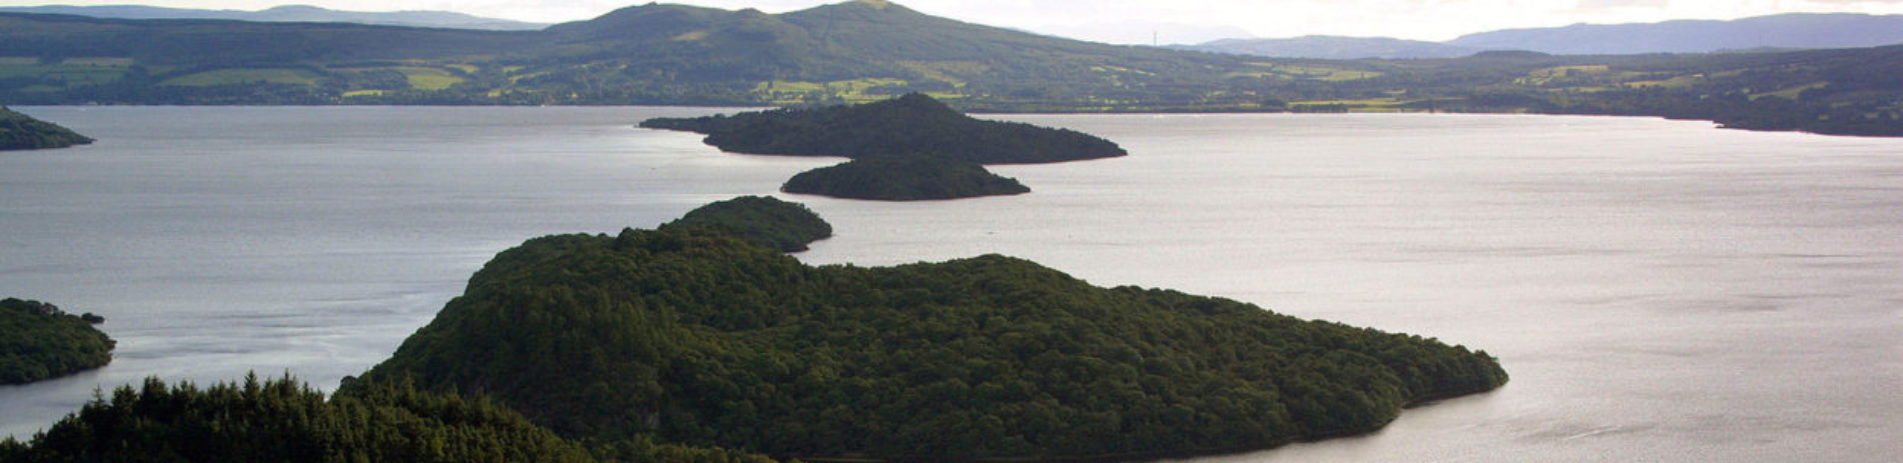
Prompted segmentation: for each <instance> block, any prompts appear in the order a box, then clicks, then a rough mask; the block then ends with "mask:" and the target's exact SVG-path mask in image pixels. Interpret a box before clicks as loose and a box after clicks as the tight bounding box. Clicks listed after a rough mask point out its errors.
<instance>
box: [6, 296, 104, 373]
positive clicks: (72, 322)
mask: <svg viewBox="0 0 1903 463" xmlns="http://www.w3.org/2000/svg"><path fill="white" fill-rule="evenodd" d="M104 321H105V319H104V318H101V317H99V316H98V315H93V314H91V313H87V314H84V315H71V314H68V313H66V312H65V311H62V310H60V309H59V307H58V306H55V305H53V304H48V303H45V302H40V301H33V300H24V299H15V298H7V299H4V300H0V384H21V383H29V382H33V381H39V380H42V379H47V378H53V377H59V376H65V375H70V374H73V373H78V372H81V371H85V370H90V369H93V368H99V367H102V366H106V364H107V363H111V362H112V348H113V346H114V345H115V344H116V342H114V341H113V340H112V338H111V337H107V336H106V333H103V332H100V331H99V329H98V328H94V327H93V325H94V324H96V323H101V322H104Z"/></svg>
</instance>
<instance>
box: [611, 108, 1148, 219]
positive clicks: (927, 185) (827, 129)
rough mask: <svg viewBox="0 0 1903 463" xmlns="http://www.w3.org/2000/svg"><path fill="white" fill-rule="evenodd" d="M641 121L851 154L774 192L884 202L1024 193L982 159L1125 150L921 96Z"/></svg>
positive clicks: (726, 147) (1026, 160)
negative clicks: (987, 116)
mask: <svg viewBox="0 0 1903 463" xmlns="http://www.w3.org/2000/svg"><path fill="white" fill-rule="evenodd" d="M641 127H645V128H652V129H668V130H685V131H690V132H697V133H703V134H707V139H706V142H707V144H709V145H713V146H716V147H719V148H720V149H721V150H722V151H727V152H734V153H747V154H776V155H792V156H844V157H847V158H851V159H852V161H851V162H847V163H845V164H840V165H836V166H832V167H825V168H820V169H815V170H811V171H807V172H803V173H801V174H799V175H798V176H795V177H793V178H792V179H791V180H788V181H787V182H786V184H785V185H784V186H782V187H781V188H780V191H784V192H787V193H800V194H816V195H823V196H831V197H836V198H850V199H872V200H883V201H920V200H939V199H958V198H973V197H980V196H999V195H1015V194H1022V193H1028V192H1030V191H1031V189H1030V188H1027V187H1025V186H1024V185H1023V184H1021V183H1018V181H1017V180H1016V179H1011V178H1005V177H1001V176H998V175H996V174H992V173H991V172H990V171H987V170H985V169H984V167H983V166H982V165H983V164H1031V163H1051V162H1066V161H1077V160H1084V159H1099V158H1107V157H1117V156H1124V155H1126V154H1128V153H1126V152H1124V150H1123V148H1121V147H1118V146H1117V144H1116V143H1112V142H1110V141H1109V140H1105V139H1102V138H1097V137H1094V136H1091V135H1088V134H1084V133H1081V132H1076V131H1072V130H1068V129H1052V128H1045V127H1038V126H1034V125H1030V124H1024V123H1016V122H997V121H985V120H978V119H974V118H972V117H971V116H966V115H965V114H964V113H960V112H958V111H957V110H954V109H952V108H951V107H950V106H946V105H945V104H944V103H942V102H939V101H938V100H935V99H932V97H930V96H926V95H925V94H922V93H910V94H906V95H904V96H901V97H898V98H894V99H890V100H885V101H879V102H874V103H866V104H861V105H840V106H829V107H823V108H812V109H776V110H771V111H760V112H749V113H740V114H736V115H732V116H728V115H725V114H721V115H714V116H707V117H695V118H655V119H648V120H646V121H642V122H641Z"/></svg>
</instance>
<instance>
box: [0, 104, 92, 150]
mask: <svg viewBox="0 0 1903 463" xmlns="http://www.w3.org/2000/svg"><path fill="white" fill-rule="evenodd" d="M92 142H93V139H91V138H87V137H86V136H85V135H80V134H78V133H76V132H73V131H72V130H69V129H67V128H65V127H60V126H59V125H57V124H53V123H51V122H46V121H42V120H39V119H34V118H33V116H28V115H25V114H20V113H19V112H17V111H14V110H12V109H9V108H7V107H5V106H0V151H5V150H32V149H46V148H65V147H68V146H73V145H84V144H88V143H92Z"/></svg>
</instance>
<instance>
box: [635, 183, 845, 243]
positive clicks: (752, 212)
mask: <svg viewBox="0 0 1903 463" xmlns="http://www.w3.org/2000/svg"><path fill="white" fill-rule="evenodd" d="M672 227H707V228H714V229H718V230H720V231H723V232H726V233H729V234H732V235H733V236H738V237H741V238H744V239H747V240H749V241H753V242H754V243H756V244H759V245H762V246H766V247H770V248H774V249H778V250H781V251H785V252H798V251H805V250H806V245H807V244H809V243H812V242H814V241H818V240H822V239H826V238H828V237H831V236H833V226H832V224H828V223H826V221H825V220H823V219H820V218H819V214H814V213H813V211H812V210H811V209H807V208H806V205H804V204H800V203H793V202H786V201H781V200H779V199H775V198H772V197H765V196H742V197H738V198H734V199H729V200H726V201H717V202H714V203H712V204H708V205H705V206H701V207H700V208H697V209H694V210H692V211H688V212H687V214H686V215H683V216H681V218H680V219H679V220H675V221H673V222H670V223H668V224H666V225H662V226H661V228H672Z"/></svg>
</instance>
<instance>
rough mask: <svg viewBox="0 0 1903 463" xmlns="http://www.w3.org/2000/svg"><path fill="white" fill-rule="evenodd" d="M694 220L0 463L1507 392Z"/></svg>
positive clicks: (753, 456) (1169, 297)
mask: <svg viewBox="0 0 1903 463" xmlns="http://www.w3.org/2000/svg"><path fill="white" fill-rule="evenodd" d="M710 208H711V209H713V211H712V212H714V214H713V215H714V216H718V217H726V218H727V219H726V221H729V222H737V223H746V224H752V225H753V226H750V227H744V228H736V227H723V226H716V225H708V224H704V223H689V222H703V221H702V220H694V221H689V220H686V219H685V218H684V219H683V220H682V221H680V222H677V223H673V224H669V225H667V226H663V227H660V228H659V229H658V230H654V231H648V230H633V229H629V230H624V231H622V232H620V233H618V234H616V235H579V234H578V235H558V236H547V237H542V238H536V239H532V240H529V241H527V242H525V243H523V244H522V245H521V246H518V247H516V248H514V249H510V250H507V251H504V252H502V253H500V254H498V255H497V256H496V257H495V258H494V259H493V260H491V261H490V262H489V263H488V264H486V265H484V266H483V268H482V269H481V270H480V271H478V272H476V274H475V275H474V276H473V277H472V278H471V279H470V281H469V283H468V285H467V289H466V291H465V292H464V293H463V294H462V295H461V296H460V297H457V298H455V299H453V300H451V301H450V302H449V303H448V304H447V305H445V306H444V308H443V310H442V311H441V312H440V313H438V314H437V316H436V318H435V320H433V321H431V322H430V323H429V324H428V325H427V326H425V327H423V328H422V329H419V330H418V331H417V332H416V333H415V334H413V335H411V336H410V337H409V338H408V339H407V340H405V341H404V342H403V345H402V346H401V347H400V348H398V350H397V352H396V353H395V354H394V355H393V356H392V357H391V358H389V359H388V360H386V361H384V362H382V363H381V364H379V365H377V366H375V367H373V368H371V369H370V370H369V371H367V372H365V373H364V374H363V375H361V377H356V378H346V379H345V380H344V382H343V384H342V385H341V387H340V388H339V390H338V391H337V392H336V393H335V394H334V395H331V396H329V397H325V396H324V394H321V393H316V392H312V391H311V390H310V389H308V388H306V387H301V386H299V385H297V384H296V383H295V382H294V381H293V380H291V379H289V378H286V379H283V380H271V381H263V382H260V381H258V380H257V379H256V378H246V379H244V380H242V382H239V383H230V384H221V385H216V386H213V387H211V388H209V389H199V388H197V387H194V386H191V385H188V384H187V385H178V386H168V385H166V384H164V383H162V382H159V381H158V380H156V379H154V380H150V381H147V382H146V384H145V385H144V386H143V387H142V388H140V389H133V388H131V387H127V388H123V389H121V390H120V391H117V392H115V393H113V394H111V397H110V398H107V397H100V398H97V399H95V400H94V401H93V403H91V404H88V405H87V406H86V407H87V408H86V410H87V411H86V412H85V413H81V414H76V415H74V416H71V417H68V418H67V419H65V420H62V421H60V422H59V423H56V424H55V425H53V427H52V428H50V429H49V431H48V432H47V433H46V434H44V435H42V436H36V437H35V438H33V439H32V440H30V441H28V442H25V443H21V442H15V441H11V440H8V441H4V442H0V462H5V463H12V462H15V461H20V462H25V461H47V460H49V459H51V460H58V459H63V458H72V457H75V456H77V455H92V456H96V457H100V458H104V459H107V460H113V459H118V460H134V459H137V458H136V457H138V456H142V455H181V456H183V455H189V456H190V457H189V459H192V460H193V461H230V460H239V459H254V460H271V461H313V462H315V461H332V459H335V458H356V457H357V456H362V457H364V458H371V459H373V460H376V461H393V462H401V461H434V460H430V459H429V457H427V455H430V453H429V452H426V451H422V450H418V449H423V448H434V447H432V446H442V448H444V449H445V451H446V452H447V451H449V450H451V449H452V448H453V450H454V452H453V453H444V454H442V455H451V454H453V455H457V456H458V458H463V459H483V458H502V459H505V460H506V459H521V458H528V459H536V457H535V456H536V455H543V454H544V453H546V455H547V458H548V459H550V460H551V461H577V462H585V461H603V462H609V461H613V462H630V463H636V462H640V463H645V462H658V461H666V462H674V463H731V462H752V463H765V462H766V461H767V459H766V458H767V457H772V458H778V459H796V458H797V459H805V460H831V459H839V458H849V459H854V460H860V461H871V460H892V461H1000V460H1010V461H1056V460H1077V459H1091V460H1130V459H1144V458H1155V457H1163V456H1182V455H1199V454H1207V453H1219V452H1231V451H1239V450H1247V449H1260V448H1269V447H1275V446H1278V445H1283V444H1287V443H1290V442H1299V441H1305V440H1314V439H1322V438H1328V437H1334V436H1341V435H1350V434H1357V433H1365V432H1370V431H1373V430H1375V429H1379V428H1380V427H1382V426H1383V425H1385V424H1387V423H1388V422H1389V421H1391V420H1393V419H1394V418H1395V417H1396V416H1398V414H1399V413H1400V412H1401V410H1402V408H1404V407H1405V406H1408V405H1411V404H1416V403H1420V402H1423V401H1429V400H1434V399H1439V398H1445V397H1453V396H1459V395H1465V394H1474V393H1480V392H1485V391H1489V390H1492V389H1495V388H1497V387H1499V386H1501V385H1502V384H1504V383H1505V382H1506V381H1507V375H1506V373H1505V372H1504V371H1503V370H1502V369H1501V368H1500V366H1499V364H1498V363H1497V362H1496V360H1495V359H1494V358H1493V357H1491V356H1489V355H1487V354H1486V353H1485V352H1479V351H1471V350H1468V349H1467V348H1465V347H1460V346H1450V345H1448V344H1444V343H1441V342H1440V341H1437V340H1434V339H1431V338H1423V337H1420V336H1413V335H1403V334H1391V333H1384V332H1381V331H1376V330H1373V329H1366V328H1354V327H1349V326H1346V325H1342V324H1338V323H1331V322H1322V321H1308V320H1300V319H1296V318H1293V317H1288V316H1284V315H1278V314H1275V313H1272V312H1268V311H1266V310H1263V309H1262V308H1260V307H1257V306H1254V305H1249V304H1245V303H1241V302H1237V301H1233V300H1227V299H1220V298H1210V297H1201V296H1193V295H1188V294H1183V293H1180V292H1175V291H1169V290H1160V289H1144V288H1137V287H1128V286H1125V287H1116V288H1103V287H1097V286H1092V285H1090V284H1088V283H1086V282H1083V281H1081V280H1078V279H1075V278H1072V277H1070V276H1068V275H1066V274H1064V273H1062V272H1059V271H1057V270H1054V269H1050V268H1046V267H1043V266H1041V265H1038V264H1036V263H1033V262H1030V261H1027V260H1023V259H1015V258H1010V257H1004V256H998V255H984V256H979V257H973V258H967V259H957V260H952V261H948V262H941V263H915V264H908V265H900V266H896V267H878V268H866V267H857V266H850V265H829V266H817V267H816V266H810V265H806V264H803V263H801V262H799V261H798V260H795V259H793V258H792V257H791V256H789V255H787V254H784V253H783V252H781V251H779V250H778V249H776V247H777V248H785V247H790V246H786V245H785V244H787V242H779V241H776V240H774V239H765V238H769V237H788V236H804V237H807V238H799V239H794V240H792V241H791V243H792V244H795V245H803V243H801V242H800V241H802V240H808V239H811V237H814V236H816V235H817V234H816V233H813V232H812V231H813V230H816V229H817V227H813V226H812V224H810V223H805V221H804V220H803V219H800V218H802V217H805V215H806V214H809V213H810V211H807V210H806V209H805V208H804V207H803V206H801V205H798V204H794V203H787V202H784V201H777V200H769V199H767V198H741V199H738V200H735V201H730V202H723V203H720V204H717V205H712V206H710ZM697 212H700V213H694V212H690V213H689V214H688V215H689V216H701V215H707V214H708V212H702V211H697ZM749 216H752V217H749ZM789 219H791V220H789ZM776 224H779V225H776ZM786 224H791V225H792V226H795V227H798V228H800V229H802V230H805V231H800V230H776V229H774V228H775V227H780V226H785V225H786ZM846 232H847V233H850V232H851V231H850V230H847V231H846ZM767 243H778V244H776V245H775V247H769V246H767ZM165 404H171V405H165ZM219 410H226V411H223V412H221V411H219ZM273 424H286V426H274V425H273ZM254 430H266V431H260V432H253V431H254ZM159 436H163V437H162V438H161V437H159ZM432 436H435V437H432ZM294 443H307V444H310V445H302V444H299V445H290V444H294ZM279 444H284V445H279Z"/></svg>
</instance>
